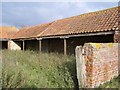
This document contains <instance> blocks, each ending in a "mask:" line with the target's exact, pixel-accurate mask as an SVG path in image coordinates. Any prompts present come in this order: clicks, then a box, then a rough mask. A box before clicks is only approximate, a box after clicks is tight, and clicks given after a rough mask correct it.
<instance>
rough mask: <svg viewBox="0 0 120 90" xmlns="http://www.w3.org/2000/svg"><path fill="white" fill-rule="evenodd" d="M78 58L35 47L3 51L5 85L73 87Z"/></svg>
mask: <svg viewBox="0 0 120 90" xmlns="http://www.w3.org/2000/svg"><path fill="white" fill-rule="evenodd" d="M75 70H76V69H75V58H74V57H73V56H69V57H68V58H67V61H65V59H64V56H63V55H62V54H54V53H50V54H46V53H41V54H39V53H36V52H33V51H24V52H23V51H8V50H4V51H3V72H2V74H3V78H2V79H3V88H73V87H76V86H75V85H77V83H76V82H77V80H76V71H75Z"/></svg>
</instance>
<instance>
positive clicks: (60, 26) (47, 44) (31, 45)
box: [11, 7, 120, 55]
mask: <svg viewBox="0 0 120 90" xmlns="http://www.w3.org/2000/svg"><path fill="white" fill-rule="evenodd" d="M118 14H119V7H113V8H109V9H105V10H101V11H96V12H90V13H85V14H82V15H79V16H73V17H69V18H65V19H60V20H56V21H53V22H50V23H47V24H41V25H36V26H31V27H25V28H22V29H20V30H19V31H18V32H17V33H16V34H14V36H13V37H12V39H11V40H12V41H14V42H15V43H16V44H18V46H19V47H20V48H21V49H22V50H28V49H30V50H37V51H40V52H57V53H64V55H67V54H74V53H75V51H74V50H75V47H76V46H79V45H84V43H87V42H95V43H114V42H115V43H116V42H120V29H119V27H118V26H119V23H118V22H119V21H118V20H119V17H118ZM11 47H12V45H11Z"/></svg>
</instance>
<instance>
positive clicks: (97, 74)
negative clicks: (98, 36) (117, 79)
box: [83, 43, 119, 88]
mask: <svg viewBox="0 0 120 90" xmlns="http://www.w3.org/2000/svg"><path fill="white" fill-rule="evenodd" d="M83 48H84V60H85V62H86V63H85V65H86V86H87V87H90V88H91V87H97V86H99V85H100V84H103V83H105V82H107V81H110V80H111V79H112V78H113V77H114V76H118V50H119V49H118V44H117V43H88V44H85V45H84V47H83Z"/></svg>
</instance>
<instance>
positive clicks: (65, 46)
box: [64, 38, 67, 57]
mask: <svg viewBox="0 0 120 90" xmlns="http://www.w3.org/2000/svg"><path fill="white" fill-rule="evenodd" d="M66 55H67V43H66V38H64V56H65V57H66Z"/></svg>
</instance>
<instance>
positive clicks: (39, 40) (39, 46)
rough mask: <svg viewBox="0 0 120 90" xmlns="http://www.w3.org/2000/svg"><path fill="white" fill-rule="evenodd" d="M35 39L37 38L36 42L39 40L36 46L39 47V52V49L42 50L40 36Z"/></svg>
mask: <svg viewBox="0 0 120 90" xmlns="http://www.w3.org/2000/svg"><path fill="white" fill-rule="evenodd" d="M37 40H38V42H39V45H38V47H39V52H40V53H41V51H42V44H41V41H42V38H37Z"/></svg>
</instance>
